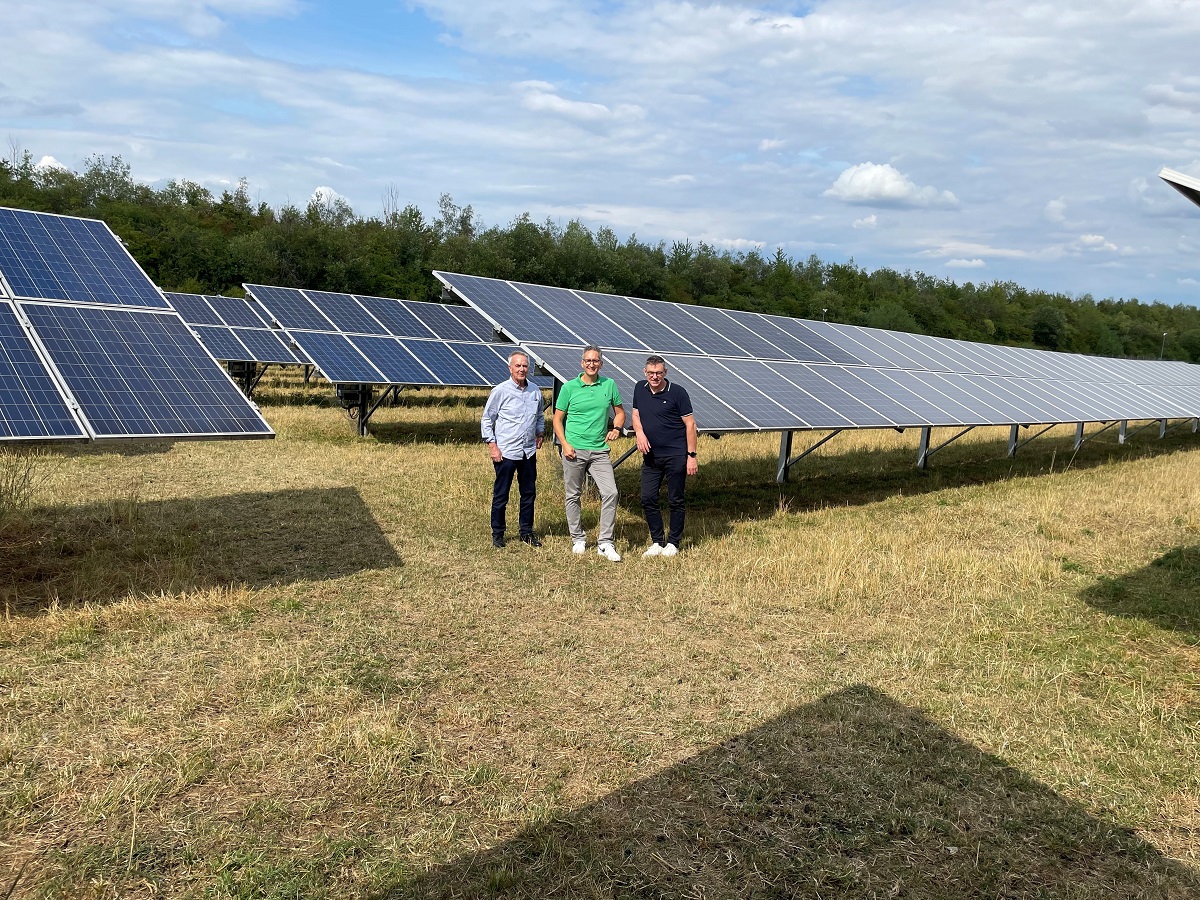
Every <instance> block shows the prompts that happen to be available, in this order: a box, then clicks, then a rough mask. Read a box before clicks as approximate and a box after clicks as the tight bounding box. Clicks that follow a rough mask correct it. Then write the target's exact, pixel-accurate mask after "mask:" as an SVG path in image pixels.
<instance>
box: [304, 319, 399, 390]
mask: <svg viewBox="0 0 1200 900" xmlns="http://www.w3.org/2000/svg"><path fill="white" fill-rule="evenodd" d="M292 340H294V341H295V342H296V344H297V345H298V346H299V347H300V348H301V349H302V350H304V352H305V353H306V354H308V357H309V359H311V360H312V361H313V363H314V364H315V365H316V367H317V368H318V369H320V370H321V374H322V375H324V376H325V378H326V379H328V380H329V381H332V382H333V383H335V384H390V383H391V382H390V381H389V380H388V379H387V378H386V377H385V376H384V374H383V373H382V372H380V371H379V369H378V368H377V367H376V366H375V365H374V364H372V363H371V361H370V360H368V359H367V358H366V357H365V356H364V355H363V354H362V351H360V350H359V349H358V348H357V347H355V346H354V344H352V343H350V338H349V337H348V336H347V335H344V334H338V333H334V332H329V331H292Z"/></svg>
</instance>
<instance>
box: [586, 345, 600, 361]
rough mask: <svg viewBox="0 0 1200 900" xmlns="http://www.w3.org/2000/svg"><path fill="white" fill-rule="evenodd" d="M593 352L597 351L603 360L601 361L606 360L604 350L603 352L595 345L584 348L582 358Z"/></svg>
mask: <svg viewBox="0 0 1200 900" xmlns="http://www.w3.org/2000/svg"><path fill="white" fill-rule="evenodd" d="M593 350H595V351H596V352H597V353H598V354H600V358H601V359H604V351H602V350H601V349H600V348H599V347H597V346H596V345H595V344H588V345H587V346H586V347H584V348H583V353H582V354H581V355H582V356H587V355H588V354H589V353H591V352H592V351H593Z"/></svg>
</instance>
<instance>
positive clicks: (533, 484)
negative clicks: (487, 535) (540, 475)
mask: <svg viewBox="0 0 1200 900" xmlns="http://www.w3.org/2000/svg"><path fill="white" fill-rule="evenodd" d="M492 465H493V466H495V467H496V484H495V486H494V487H493V488H492V536H493V537H504V511H505V509H506V508H507V506H508V495H509V492H510V491H511V490H512V483H513V476H514V475H515V476H516V478H517V489H518V490H519V491H520V494H521V513H520V517H519V521H520V527H521V534H533V500H534V497H536V496H537V457H536V456H530V457H528V458H527V459H502V460H500V462H493V463H492Z"/></svg>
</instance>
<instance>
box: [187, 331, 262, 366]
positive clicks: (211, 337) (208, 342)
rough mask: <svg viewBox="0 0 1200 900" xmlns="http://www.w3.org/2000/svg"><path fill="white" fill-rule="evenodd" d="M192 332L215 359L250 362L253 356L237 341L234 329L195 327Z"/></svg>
mask: <svg viewBox="0 0 1200 900" xmlns="http://www.w3.org/2000/svg"><path fill="white" fill-rule="evenodd" d="M192 331H194V332H195V333H196V337H198V338H200V343H202V344H203V345H204V346H205V349H207V350H208V352H209V353H211V354H212V355H213V357H214V358H215V359H219V360H222V361H224V362H229V361H231V360H233V361H238V362H248V361H251V360H252V359H253V354H252V353H251V352H250V351H249V350H248V349H247V348H246V345H245V344H243V343H242V342H241V341H239V340H238V339H237V336H236V335H234V333H233V329H232V328H229V327H227V326H225V325H194V326H192Z"/></svg>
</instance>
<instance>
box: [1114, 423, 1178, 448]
mask: <svg viewBox="0 0 1200 900" xmlns="http://www.w3.org/2000/svg"><path fill="white" fill-rule="evenodd" d="M1155 425H1157V426H1158V436H1159V438H1164V437H1166V435H1167V430H1168V429H1167V420H1166V419H1151V420H1150V421H1149V422H1147V423H1146V424H1145V425H1141V426H1139V427H1137V428H1135V429H1133V431H1130V430H1129V421H1128V420H1126V421H1124V422H1122V423H1121V432H1120V434H1119V436H1118V437H1117V443H1119V444H1124V443H1125V442H1126V441H1127V440H1129V439H1130V438H1131V437H1133V436H1134V435H1135V434H1138V433H1139V432H1142V431H1145V430H1146V429H1147V428H1153V427H1154V426H1155ZM1195 430H1196V426H1195V425H1193V426H1192V431H1195Z"/></svg>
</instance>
